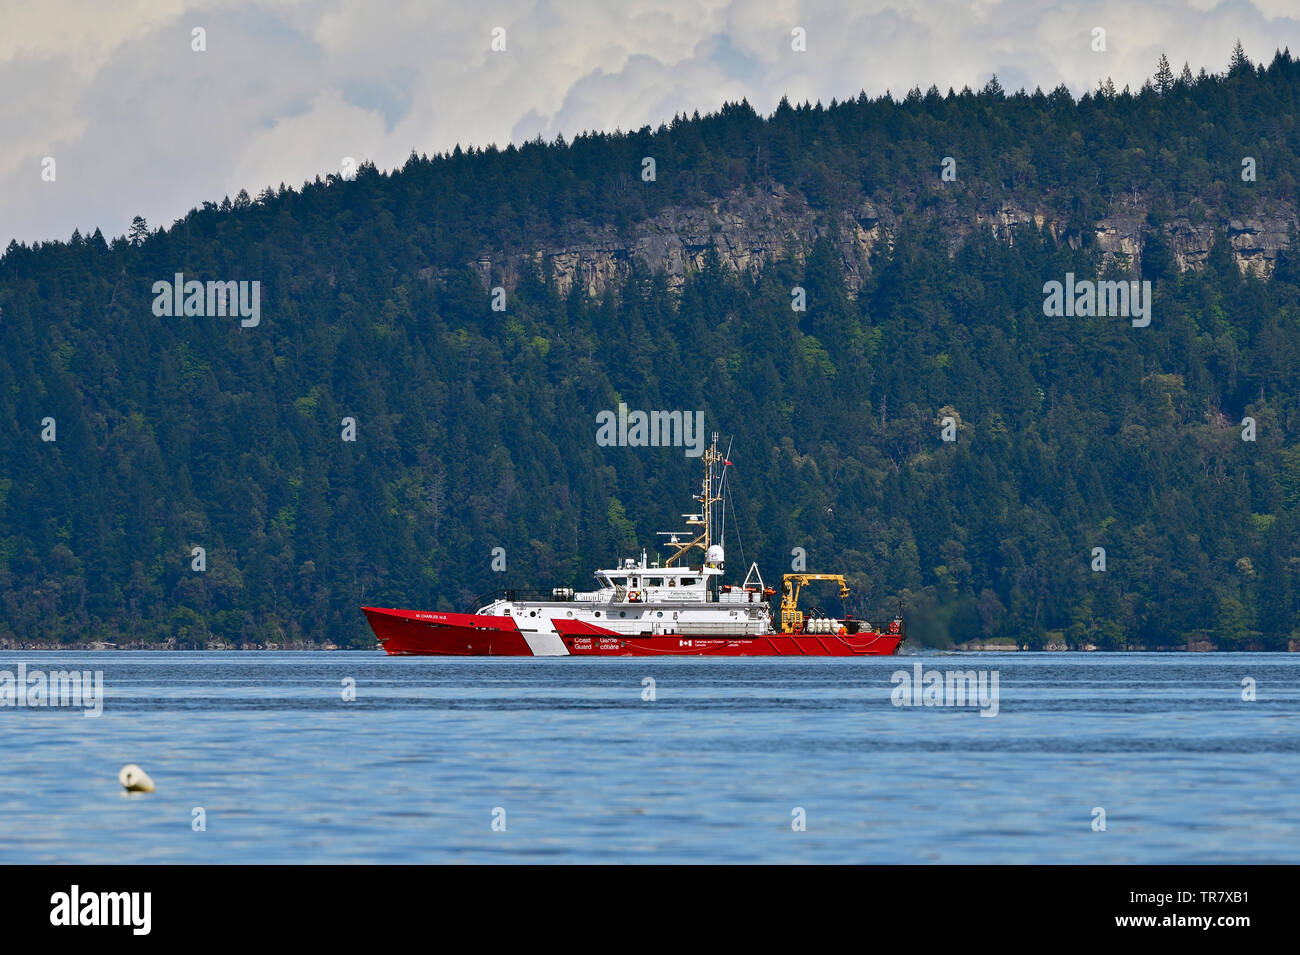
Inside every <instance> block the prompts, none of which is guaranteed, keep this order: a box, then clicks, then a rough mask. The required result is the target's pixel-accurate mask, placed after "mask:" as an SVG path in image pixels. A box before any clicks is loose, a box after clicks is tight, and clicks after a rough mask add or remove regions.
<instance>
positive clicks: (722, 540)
mask: <svg viewBox="0 0 1300 955" xmlns="http://www.w3.org/2000/svg"><path fill="white" fill-rule="evenodd" d="M735 440H736V436H735V435H732V436H731V437H730V438H728V439H727V453H726V454H724V455H723V456H722V460H723V465H722V477H721V479H720V480H719V481H718V500H719V501H721V502H722V529H721V530H720V531H719V533H718V543H719V544H721V545H722V546H723V547H726V546H727V501H726V495H725V494H723V492H722V489H723V486H724V485H726V483H727V464H726V462H729V461H730V460H731V444H732V442H733V441H735ZM727 493H728V494H729V493H730V492H729V491H728V492H727ZM733 510H735V509H734V508H733Z"/></svg>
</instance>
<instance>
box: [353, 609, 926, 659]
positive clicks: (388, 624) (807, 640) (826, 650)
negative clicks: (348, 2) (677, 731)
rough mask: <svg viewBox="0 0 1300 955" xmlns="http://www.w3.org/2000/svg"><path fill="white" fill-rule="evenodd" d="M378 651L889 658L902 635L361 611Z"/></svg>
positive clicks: (400, 653)
mask: <svg viewBox="0 0 1300 955" xmlns="http://www.w3.org/2000/svg"><path fill="white" fill-rule="evenodd" d="M362 610H363V612H364V613H365V615H366V619H367V620H369V622H370V627H371V629H372V630H373V631H374V633H375V637H376V638H377V639H378V641H379V644H380V646H382V647H383V648H384V651H385V652H386V653H388V654H390V655H392V656H462V657H463V656H471V657H479V656H497V657H531V656H592V657H641V656H650V657H653V656H662V657H668V656H719V657H747V656H763V657H774V656H795V657H799V656H804V657H861V656H892V655H893V654H896V653H897V652H898V649H899V646H900V645H901V644H902V642H903V639H904V638H903V635H902V634H897V633H877V632H874V631H872V632H866V633H857V634H812V633H773V634H746V635H737V636H731V635H726V636H710V635H708V634H690V635H682V634H620V633H615V632H612V631H608V630H603V629H601V628H598V627H593V626H590V625H587V624H580V623H576V622H574V621H564V620H557V621H555V626H556V629H557V631H558V634H545V635H542V634H537V633H533V632H528V631H521V630H520V629H519V627H518V625H517V624H516V622H515V620H514V618H513V617H496V616H487V615H481V614H457V613H433V612H423V611H411V610H394V609H387V608H382V607H363V608H362Z"/></svg>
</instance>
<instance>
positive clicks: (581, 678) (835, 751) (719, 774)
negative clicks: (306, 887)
mask: <svg viewBox="0 0 1300 955" xmlns="http://www.w3.org/2000/svg"><path fill="white" fill-rule="evenodd" d="M20 662H22V663H25V664H26V665H27V667H28V668H29V669H42V670H52V669H68V670H71V669H76V670H100V671H102V672H103V680H104V685H105V703H104V711H103V715H102V716H100V717H99V718H87V717H85V716H84V715H83V714H82V712H81V711H80V710H77V709H51V708H44V709H33V708H22V709H19V708H12V707H0V756H2V757H3V760H4V772H3V774H0V861H3V862H6V863H14V862H19V863H21V862H54V863H128V862H129V863H164V862H166V863H177V862H180V863H188V862H215V863H236V862H238V863H290V862H328V863H351V862H378V863H420V862H557V863H578V862H633V863H634V862H686V863H691V862H743V863H747V862H781V863H786V862H794V863H801V862H822V863H825V862H831V863H858V862H862V863H905V862H951V863H989V862H993V863H1018V862H1024V863H1057V862H1062V863H1074V862H1085V863H1091V862H1097V863H1219V862H1230V863H1257V862H1300V798H1298V797H1300V721H1298V719H1297V704H1298V703H1300V657H1296V656H1294V655H1287V654H1103V653H1037V654H1036V653H984V654H951V655H929V656H901V657H893V658H868V659H849V660H828V659H807V658H804V659H794V660H791V659H761V658H756V659H739V660H734V659H733V660H707V659H700V658H683V659H673V660H646V659H622V660H574V659H529V660H512V659H507V658H495V659H448V658H427V657H426V658H415V657H406V658H390V657H385V656H383V655H381V654H379V653H374V652H367V653H360V652H351V653H345V652H334V653H329V652H318V653H304V652H192V653H187V652H127V651H106V652H98V653H91V652H59V653H54V652H0V671H9V672H11V673H16V672H17V666H18V664H19V663H20ZM916 663H920V664H922V666H923V667H924V668H926V669H927V670H929V669H937V670H941V671H947V670H959V669H960V670H969V669H974V670H976V671H979V670H984V671H989V672H990V673H991V671H995V670H996V671H997V674H998V688H999V701H998V713H997V715H996V716H993V717H984V716H980V710H979V708H978V707H972V706H961V707H957V706H952V707H936V706H930V707H926V706H919V707H901V706H896V705H894V702H893V701H892V700H891V692H892V691H894V689H895V683H894V682H893V675H894V674H895V673H896V672H897V671H900V670H904V671H907V672H908V673H909V675H910V674H911V672H912V668H913V666H914V664H916ZM646 678H652V679H653V681H654V685H653V690H654V693H653V695H654V697H655V698H654V699H653V700H647V699H645V698H644V697H645V696H647V695H649V687H648V686H647V684H646V682H645V681H646ZM1245 678H1251V679H1252V680H1254V681H1255V686H1256V690H1255V692H1256V695H1257V699H1255V700H1254V701H1253V702H1251V701H1246V700H1243V698H1242V697H1243V685H1242V681H1243V679H1245ZM348 679H352V680H355V696H356V698H355V700H353V701H347V700H345V699H344V695H345V685H344V681H345V680H348ZM127 763H136V764H138V765H140V766H141V767H143V768H144V769H145V771H146V772H148V773H149V774H150V775H151V776H152V778H153V780H154V782H155V783H156V785H157V791H156V792H154V793H148V794H136V795H131V796H127V795H125V794H124V793H123V791H122V788H121V786H120V785H119V784H118V782H117V773H118V770H119V769H120V768H121V767H122V766H123V765H125V764H127ZM196 808H201V809H202V810H203V817H204V819H205V822H206V830H204V831H196V830H195V828H194V825H193V823H194V820H195V818H196V814H195V812H194V810H195V809H196ZM1098 809H1100V810H1104V813H1105V830H1104V831H1098V830H1097V828H1095V826H1096V825H1097V820H1099V819H1100V818H1101V817H1100V815H1099V814H1098V812H1097V810H1098ZM800 810H802V812H800ZM800 818H802V819H804V820H806V828H804V829H803V830H802V831H799V830H798V829H797V828H796V826H795V825H794V824H795V823H797V822H798V820H799V819H800ZM494 820H495V821H496V823H497V826H498V827H499V826H500V825H501V824H502V823H504V831H498V830H497V829H494V826H493V824H494Z"/></svg>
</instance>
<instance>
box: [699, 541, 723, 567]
mask: <svg viewBox="0 0 1300 955" xmlns="http://www.w3.org/2000/svg"><path fill="white" fill-rule="evenodd" d="M723 560H724V556H723V552H722V545H721V544H714V545H713V546H712V547H710V548H709V549H708V550H707V551H706V552H705V554H704V562H705V563H706V564H721V563H722V562H723Z"/></svg>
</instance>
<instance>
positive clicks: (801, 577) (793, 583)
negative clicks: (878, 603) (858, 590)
mask: <svg viewBox="0 0 1300 955" xmlns="http://www.w3.org/2000/svg"><path fill="white" fill-rule="evenodd" d="M813 580H833V581H835V582H836V583H838V584H839V585H840V599H841V600H843V599H844V598H845V597H847V596H848V595H849V585H848V584H847V583H846V582H845V581H844V575H843V574H786V575H785V576H784V577H783V578H781V632H782V633H795V632H796V628H798V629H799V630H802V629H803V614H802V613H800V612H799V609H798V608H799V588H801V587H802V586H803V585H804V584H806V583H808V582H810V581H813Z"/></svg>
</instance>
